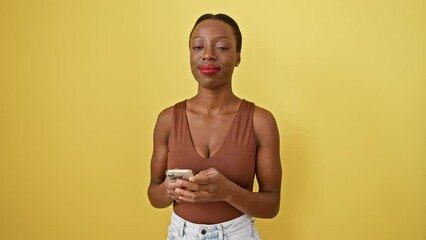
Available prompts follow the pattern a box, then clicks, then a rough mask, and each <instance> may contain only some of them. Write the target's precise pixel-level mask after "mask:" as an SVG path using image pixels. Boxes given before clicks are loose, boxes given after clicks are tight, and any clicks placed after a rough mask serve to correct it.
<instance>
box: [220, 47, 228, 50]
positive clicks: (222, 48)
mask: <svg viewBox="0 0 426 240" xmlns="http://www.w3.org/2000/svg"><path fill="white" fill-rule="evenodd" d="M217 49H219V50H220V51H226V50H228V49H229V47H217Z"/></svg>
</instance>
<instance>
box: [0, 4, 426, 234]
mask: <svg viewBox="0 0 426 240" xmlns="http://www.w3.org/2000/svg"><path fill="white" fill-rule="evenodd" d="M205 12H213V13H218V12H224V13H227V14H229V15H231V16H232V17H234V18H235V19H236V20H237V22H238V23H239V25H240V27H241V30H242V33H243V49H242V63H241V65H240V67H238V68H237V70H236V73H235V77H234V90H235V92H236V93H237V94H238V95H239V96H240V97H243V98H246V99H249V100H251V101H254V102H255V103H257V104H258V105H259V106H263V107H265V108H267V109H269V110H271V111H272V112H273V113H274V115H275V117H276V119H277V121H278V125H279V129H280V132H281V140H282V142H281V147H282V162H283V171H284V177H283V187H282V203H281V211H280V213H279V215H278V216H277V217H276V218H274V219H272V220H263V219H258V220H257V226H258V229H259V231H260V232H261V233H262V235H263V237H264V239H286V240H316V239H320V240H334V239H336V240H337V239H345V240H360V239H363V240H377V239H386V240H403V239H404V240H405V239H407V240H424V239H425V197H424V194H425V184H424V183H425V159H426V156H425V133H426V128H425V122H426V121H425V98H424V96H425V92H426V70H425V69H426V44H425V43H426V14H425V12H426V4H425V1H423V0H408V1H403V0H399V1H397V0H390V1H385V0H371V1H346V0H343V1H341V0H325V1H315V0H302V1H271V0H265V1H247V0H233V1H224V0H223V1H222V0H220V1H219V0H217V1H202V0H199V1H196V0H192V1H190V0H173V1H165V0H160V1H135V0H126V1H118V0H117V1H105V0H102V1H101V0H96V1H88V0H68V1H59V0H57V1H54V0H51V1H47V0H38V1H36V0H33V1H31V0H26V1H24V0H22V1H12V0H9V1H8V0H1V3H0V68H1V71H0V123H1V124H0V188H1V191H0V239H4V240H15V239H16V240H17V239H23V240H24V239H25V240H28V239H30V240H33V239H34V240H38V239H40V240H50V239H52V240H57V239H60V240H68V239H73V240H75V239H79V240H85V239H117V240H118V239H120V240H121V239H123V240H132V239H165V236H166V228H167V225H168V223H169V215H170V208H168V209H154V208H152V207H151V206H150V204H149V202H148V199H147V196H146V188H147V186H148V180H149V161H150V156H151V150H152V130H153V127H154V123H155V120H156V116H157V114H158V113H159V111H161V110H162V109H163V108H165V107H167V106H169V105H172V104H174V103H175V102H177V101H180V100H182V99H185V98H189V97H191V96H192V95H193V94H195V91H196V84H195V81H194V80H193V78H192V75H191V73H190V69H189V61H188V60H189V56H188V49H187V41H188V34H189V31H190V30H191V28H192V25H193V23H194V22H195V20H196V18H197V17H198V16H200V15H201V14H202V13H205Z"/></svg>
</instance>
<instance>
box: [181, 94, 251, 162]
mask: <svg viewBox="0 0 426 240" xmlns="http://www.w3.org/2000/svg"><path fill="white" fill-rule="evenodd" d="M187 102H188V101H187V100H185V104H184V106H185V108H184V114H185V121H186V130H187V131H186V132H187V134H188V136H189V139H190V140H191V146H192V150H193V152H194V153H195V155H197V156H198V157H199V158H202V159H204V160H209V159H212V158H214V157H215V156H216V155H217V154H218V153H220V152H221V150H222V149H223V147H224V145H225V143H226V142H227V140H228V138H229V135H230V133H231V131H232V129H233V128H234V125H235V121H236V119H237V117H238V116H239V115H240V112H241V109H242V107H243V103H244V102H245V100H244V99H242V100H241V101H240V105H239V106H238V110H237V112H236V113H235V115H234V118H233V119H232V123H231V126H230V128H229V129H228V132H227V133H226V136H225V138H224V139H223V142H222V143H221V144H220V147H219V148H218V149H217V150H216V151H215V152H214V153H213V154H211V155H210V156H209V157H204V156H202V155H201V154H200V153H199V152H198V151H197V149H196V148H195V144H194V139H193V138H192V135H191V130H190V128H189V120H188V115H187V113H186V104H187Z"/></svg>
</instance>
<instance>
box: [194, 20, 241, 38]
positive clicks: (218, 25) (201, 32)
mask: <svg viewBox="0 0 426 240" xmlns="http://www.w3.org/2000/svg"><path fill="white" fill-rule="evenodd" d="M195 37H227V38H229V39H234V33H233V30H232V27H231V26H230V25H228V24H227V23H224V22H222V21H220V20H216V19H207V20H204V21H202V22H200V23H199V24H198V25H197V26H196V27H195V29H194V31H193V32H192V36H191V39H194V38H195Z"/></svg>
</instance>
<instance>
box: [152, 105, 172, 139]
mask: <svg viewBox="0 0 426 240" xmlns="http://www.w3.org/2000/svg"><path fill="white" fill-rule="evenodd" d="M172 122H173V106H170V107H168V108H166V109H164V110H163V111H161V112H160V113H159V114H158V117H157V123H156V124H155V130H154V137H155V138H156V139H158V140H160V141H161V142H167V139H168V136H169V133H170V129H171V127H172Z"/></svg>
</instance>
